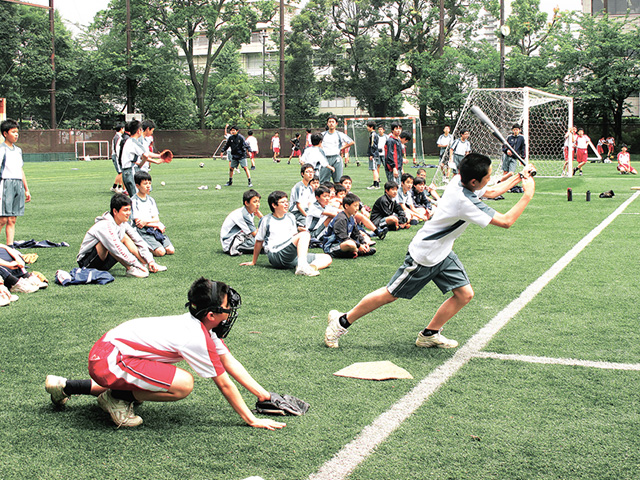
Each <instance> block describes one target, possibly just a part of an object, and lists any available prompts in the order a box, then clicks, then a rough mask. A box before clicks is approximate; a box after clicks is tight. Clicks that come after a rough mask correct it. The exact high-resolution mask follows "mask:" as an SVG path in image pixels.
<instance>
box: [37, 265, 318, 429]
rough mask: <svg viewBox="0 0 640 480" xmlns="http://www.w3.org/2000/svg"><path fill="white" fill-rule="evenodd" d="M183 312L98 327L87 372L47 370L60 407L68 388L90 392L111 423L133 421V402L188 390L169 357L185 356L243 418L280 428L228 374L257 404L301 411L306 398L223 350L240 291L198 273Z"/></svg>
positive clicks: (188, 380)
mask: <svg viewBox="0 0 640 480" xmlns="http://www.w3.org/2000/svg"><path fill="white" fill-rule="evenodd" d="M188 300H189V301H188V302H187V304H186V305H185V306H186V307H188V309H189V313H185V314H182V315H171V316H165V317H149V318H137V319H134V320H130V321H128V322H125V323H123V324H121V325H119V326H117V327H115V328H113V329H112V330H109V331H108V332H107V333H105V334H104V335H103V336H102V338H100V340H98V341H97V342H96V343H95V345H94V346H93V348H92V349H91V351H90V353H89V375H90V376H91V379H86V380H68V379H66V378H64V377H60V376H56V375H48V376H47V378H46V380H45V390H46V391H47V393H49V394H50V395H51V401H52V402H53V403H54V404H55V405H56V406H58V407H63V406H64V405H65V404H66V403H67V401H68V400H69V397H70V396H71V395H94V396H96V397H98V404H99V405H100V407H101V408H102V409H103V410H104V411H105V412H107V413H109V415H110V416H111V419H112V420H113V422H114V423H115V424H116V425H117V426H118V427H136V426H138V425H140V424H142V418H141V417H140V416H138V415H136V414H135V412H134V404H135V403H138V404H139V403H141V402H144V401H151V402H175V401H178V400H181V399H183V398H185V397H186V396H187V395H189V394H190V393H191V391H192V390H193V377H192V376H191V374H190V373H189V372H187V371H186V370H183V369H181V368H178V367H176V366H175V365H174V364H175V363H178V362H179V361H180V360H185V361H186V362H187V363H188V364H189V365H191V367H192V368H193V369H194V370H195V371H196V373H197V374H198V375H200V376H201V377H204V378H212V379H213V381H214V382H215V384H216V385H217V387H218V388H219V389H220V391H221V392H222V395H224V397H225V398H226V399H227V401H228V402H229V404H231V406H232V407H233V409H234V410H235V411H236V412H237V413H238V415H240V417H241V418H242V419H243V420H244V421H245V422H246V423H247V424H248V425H250V426H252V427H256V428H266V429H268V430H275V429H280V428H283V427H284V426H286V424H285V423H282V422H277V421H274V420H271V419H262V418H257V417H256V416H255V415H254V414H253V412H252V411H251V410H250V409H249V408H248V407H247V405H246V403H245V402H244V400H243V398H242V397H241V396H240V392H239V391H238V388H237V387H236V385H235V383H233V382H232V381H231V379H230V378H229V376H231V377H233V378H234V379H235V380H236V381H237V382H238V383H239V384H240V385H242V386H243V387H244V388H246V389H247V390H248V391H249V392H251V393H252V394H254V395H255V396H256V397H257V403H256V411H257V412H260V413H267V414H276V415H302V414H303V413H305V412H306V411H307V409H308V408H309V405H308V404H306V403H305V402H304V401H302V400H300V399H297V398H295V397H292V396H289V395H283V396H280V395H278V394H275V393H271V392H268V391H267V390H265V389H264V388H263V387H262V386H261V385H260V384H259V383H258V382H256V381H255V380H254V379H253V377H251V375H250V374H249V373H248V372H247V370H246V369H245V368H244V367H243V366H242V364H241V363H240V362H239V361H238V360H236V359H235V358H234V357H233V355H231V353H230V352H229V349H228V348H227V346H226V345H225V343H224V341H223V340H222V339H223V338H225V337H226V336H227V334H228V333H229V330H231V327H232V326H233V324H234V322H235V320H236V318H237V314H238V308H239V307H240V305H241V298H240V295H239V294H238V292H236V291H235V290H234V289H233V288H231V287H230V286H228V285H226V284H225V283H223V282H214V281H211V280H208V279H206V278H204V277H201V278H199V279H198V280H196V281H195V282H194V283H193V284H192V285H191V288H190V289H189V293H188Z"/></svg>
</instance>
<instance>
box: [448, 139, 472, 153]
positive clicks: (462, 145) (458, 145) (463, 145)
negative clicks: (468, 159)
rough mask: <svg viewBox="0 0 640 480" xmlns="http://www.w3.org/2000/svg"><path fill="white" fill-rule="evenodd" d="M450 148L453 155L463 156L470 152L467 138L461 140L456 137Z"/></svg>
mask: <svg viewBox="0 0 640 480" xmlns="http://www.w3.org/2000/svg"><path fill="white" fill-rule="evenodd" d="M451 148H452V149H453V154H454V155H462V156H463V157H464V156H465V155H466V154H467V153H469V152H471V143H470V142H469V140H466V141H464V142H463V141H462V140H460V139H458V140H456V141H455V142H453V145H451Z"/></svg>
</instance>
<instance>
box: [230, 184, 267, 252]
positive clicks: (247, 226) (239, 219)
mask: <svg viewBox="0 0 640 480" xmlns="http://www.w3.org/2000/svg"><path fill="white" fill-rule="evenodd" d="M260 198H262V197H261V196H260V194H259V193H258V192H256V191H255V190H253V189H250V190H247V191H246V192H244V194H243V195H242V203H243V204H244V206H243V207H240V208H238V209H237V210H234V211H233V212H231V213H230V214H229V215H227V218H225V219H224V222H223V223H222V227H221V228H220V243H221V244H222V251H223V252H224V253H228V254H229V255H241V254H243V253H253V247H254V246H255V245H256V234H257V233H258V229H257V228H256V225H255V222H254V218H255V217H256V216H257V217H258V218H262V213H260Z"/></svg>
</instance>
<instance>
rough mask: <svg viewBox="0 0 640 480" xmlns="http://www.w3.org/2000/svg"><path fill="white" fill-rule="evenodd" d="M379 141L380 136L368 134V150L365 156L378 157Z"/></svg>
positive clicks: (372, 133) (374, 133) (373, 133)
mask: <svg viewBox="0 0 640 480" xmlns="http://www.w3.org/2000/svg"><path fill="white" fill-rule="evenodd" d="M379 141H380V136H379V135H378V134H377V133H376V132H371V133H370V134H369V148H368V149H367V154H368V155H369V157H373V158H379V157H380V148H379V147H378V142H379Z"/></svg>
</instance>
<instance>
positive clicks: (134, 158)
mask: <svg viewBox="0 0 640 480" xmlns="http://www.w3.org/2000/svg"><path fill="white" fill-rule="evenodd" d="M147 151H148V150H145V149H144V148H143V147H142V144H141V143H140V140H139V139H136V138H129V139H128V140H127V141H126V142H125V144H124V147H122V168H131V167H133V165H134V164H135V163H137V162H138V160H139V159H140V156H141V155H143V154H144V153H146V152H147Z"/></svg>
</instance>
